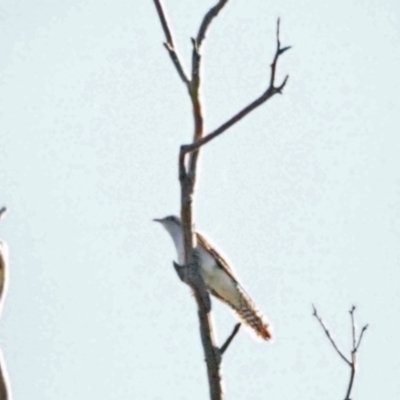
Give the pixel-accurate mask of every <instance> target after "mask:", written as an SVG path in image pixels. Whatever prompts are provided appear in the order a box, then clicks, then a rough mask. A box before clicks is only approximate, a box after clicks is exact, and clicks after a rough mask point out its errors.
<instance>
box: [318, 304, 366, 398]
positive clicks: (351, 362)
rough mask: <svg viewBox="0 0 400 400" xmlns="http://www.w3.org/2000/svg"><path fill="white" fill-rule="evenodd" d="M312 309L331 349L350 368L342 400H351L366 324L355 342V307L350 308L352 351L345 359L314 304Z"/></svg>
mask: <svg viewBox="0 0 400 400" xmlns="http://www.w3.org/2000/svg"><path fill="white" fill-rule="evenodd" d="M312 307H313V314H312V315H313V316H314V317H315V318H316V319H317V320H318V322H319V323H320V325H321V327H322V329H323V330H324V332H325V334H326V336H327V337H328V339H329V341H330V342H331V344H332V346H333V348H334V349H335V350H336V352H337V353H338V354H339V356H340V357H341V358H342V360H343V361H344V362H345V363H346V364H347V365H348V366H349V367H350V378H349V383H348V385H347V390H346V395H345V398H344V400H351V398H350V394H351V391H352V389H353V386H354V379H355V375H356V368H357V352H358V349H359V347H360V344H361V340H362V338H363V335H364V332H365V331H366V330H367V328H368V324H367V325H364V326H363V328H362V329H361V332H360V335H359V337H358V340H357V330H356V324H355V318H354V311H355V310H356V307H355V306H352V307H351V309H350V311H349V313H350V318H351V336H352V349H351V352H350V358H347V357H346V356H345V355H344V354H343V352H342V351H341V350H340V349H339V347H338V345H337V344H336V342H335V341H334V340H333V338H332V335H331V333H330V332H329V330H328V328H327V327H326V325H325V324H324V322H323V321H322V318H321V317H320V316H319V315H318V312H317V309H316V308H315V306H314V304H313V305H312Z"/></svg>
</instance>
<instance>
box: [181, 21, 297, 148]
mask: <svg viewBox="0 0 400 400" xmlns="http://www.w3.org/2000/svg"><path fill="white" fill-rule="evenodd" d="M279 25H280V22H279V19H278V22H277V48H276V52H275V55H274V59H273V62H272V64H271V77H270V82H269V87H268V88H267V90H266V91H265V92H264V93H263V94H262V95H261V96H259V97H258V98H257V99H256V100H254V101H253V102H251V103H250V104H249V105H248V106H246V107H244V108H243V109H242V110H240V111H239V112H238V113H236V114H235V115H234V116H233V117H231V118H230V119H229V120H228V121H226V122H224V123H223V124H222V125H221V126H220V127H218V128H217V129H216V130H214V131H213V132H211V133H209V134H207V135H206V136H204V137H202V138H201V139H197V140H196V141H195V142H194V143H192V144H189V145H184V146H182V147H181V152H183V153H185V154H187V153H191V152H195V151H196V150H198V149H199V148H200V147H202V146H204V145H205V144H206V143H208V142H210V141H211V140H213V139H215V138H216V137H217V136H219V135H221V134H222V133H224V132H225V131H226V130H227V129H229V128H230V127H231V126H232V125H234V124H236V123H237V122H239V121H240V120H241V119H242V118H244V117H245V116H246V115H248V114H249V113H250V112H252V111H253V110H254V109H256V108H257V107H259V106H260V105H261V104H263V103H265V102H266V101H268V100H269V99H270V98H271V97H273V96H274V95H276V94H278V93H279V94H281V93H282V90H283V88H284V87H285V85H286V83H287V81H288V79H289V75H286V77H285V78H284V80H283V81H282V83H281V84H280V85H279V86H275V76H276V67H277V63H278V59H279V56H280V55H282V54H283V53H284V52H285V51H287V50H289V49H290V48H291V47H290V46H286V47H284V48H281V44H280V40H279Z"/></svg>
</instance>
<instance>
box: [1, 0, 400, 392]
mask: <svg viewBox="0 0 400 400" xmlns="http://www.w3.org/2000/svg"><path fill="white" fill-rule="evenodd" d="M165 4H166V7H167V9H168V14H169V16H170V20H171V23H172V24H173V28H174V32H175V36H176V41H177V44H178V45H179V47H180V50H181V54H182V56H183V57H185V61H186V65H188V63H187V61H188V60H189V51H190V40H189V38H190V36H193V35H194V34H195V32H196V30H197V28H198V25H199V22H200V20H201V17H202V16H203V15H204V12H205V11H206V10H207V9H208V8H209V7H210V6H211V5H213V4H214V1H208V0H207V1H206V0H196V1H189V0H187V1H185V2H183V1H181V2H178V1H172V0H169V1H167V0H165ZM278 16H280V17H281V18H282V25H281V31H282V41H283V44H284V45H293V49H292V50H291V51H290V52H288V53H287V54H285V55H284V57H283V59H282V62H281V63H280V64H279V76H280V77H281V78H282V77H283V76H284V75H285V74H286V73H289V74H290V79H289V82H288V85H287V88H286V89H285V92H284V95H283V96H278V97H276V98H274V99H273V100H272V101H271V102H269V103H267V104H266V105H264V106H263V107H262V108H260V109H258V110H257V111H256V112H254V113H253V114H252V115H251V116H250V117H248V118H247V119H246V120H245V121H243V122H241V123H240V124H238V125H236V126H235V127H234V128H233V129H232V130H231V131H229V132H228V133H226V135H225V136H223V137H221V138H219V139H218V140H216V141H215V142H213V143H211V144H210V145H209V146H207V147H206V148H205V151H204V153H203V158H202V162H201V175H200V184H199V188H198V189H199V190H198V196H197V201H196V221H197V226H198V227H199V228H200V229H202V230H203V231H205V232H207V234H208V236H210V237H211V238H213V240H214V241H215V242H216V243H217V244H218V245H219V247H221V248H223V249H224V252H225V253H226V254H227V255H228V256H229V258H230V260H231V261H232V262H233V263H234V265H235V269H236V271H237V273H238V275H239V276H240V278H241V280H242V281H243V283H244V286H245V287H246V289H247V290H248V292H249V293H250V294H251V295H252V297H253V298H254V299H255V300H256V302H257V303H258V305H259V307H260V308H261V309H262V310H263V312H264V313H265V314H266V315H268V318H269V319H270V321H271V323H272V325H273V329H274V333H275V337H276V339H275V342H274V343H273V344H271V345H269V344H265V343H261V342H257V341H254V340H253V339H252V337H251V336H249V335H248V334H247V333H246V332H245V331H244V330H243V331H242V332H240V334H239V335H238V337H237V338H236V339H235V342H234V343H233V345H232V346H231V347H230V348H229V351H228V353H227V354H226V357H225V362H224V365H223V375H224V378H225V385H226V391H227V399H254V400H261V399H263V400H264V399H281V400H286V399H287V400H289V399H290V400H292V399H297V400H308V399H310V398H321V399H324V400H336V399H342V398H343V396H344V392H345V388H346V385H347V381H348V371H347V368H346V366H345V365H344V364H343V362H342V361H341V360H340V359H339V358H338V357H337V355H336V354H335V353H334V351H333V350H332V348H331V347H330V345H329V343H328V342H327V340H326V338H325V337H324V335H323V332H322V331H321V329H320V328H319V326H318V325H317V323H316V321H315V320H314V319H313V318H312V316H311V311H312V310H311V303H312V302H314V303H315V304H316V305H317V306H318V308H319V311H320V313H321V314H322V316H323V317H324V318H325V320H326V322H327V323H328V325H329V326H330V327H331V328H332V331H333V332H334V334H335V337H337V338H338V342H339V343H340V345H341V346H342V347H343V348H349V345H350V331H349V327H350V325H349V316H348V310H349V308H350V306H351V304H353V303H355V304H356V305H358V306H359V308H358V310H357V314H356V315H357V320H358V321H359V323H360V325H362V324H364V323H366V322H369V323H370V329H369V330H368V332H367V334H366V337H365V341H364V343H363V345H362V348H361V354H360V368H359V376H358V379H357V383H356V388H355V392H354V396H353V397H354V399H355V400H356V399H363V400H370V399H371V400H372V399H374V400H375V399H377V398H380V399H383V398H384V399H388V400H392V399H393V400H394V399H398V398H400V383H399V382H400V381H399V379H398V377H399V376H400V348H399V346H398V338H399V337H400V322H399V312H400V290H399V282H400V272H399V262H400V246H399V245H400V243H399V242H400V161H399V158H400V157H399V154H400V139H399V128H400V123H399V122H400V107H399V100H398V98H399V95H398V93H399V89H400V78H399V73H398V71H400V46H399V44H400V5H399V3H398V1H395V0H393V1H391V0H380V1H378V0H370V1H368V2H365V1H358V0H349V1H342V0H340V1H337V0H335V1H333V0H327V1H323V2H321V1H317V0H307V1H303V2H298V1H294V0H281V1H279V2H278V1H275V2H274V1H268V2H266V1H264V0H248V1H246V2H244V1H239V0H236V1H233V0H232V1H231V2H230V4H228V6H227V7H226V9H225V10H224V12H223V13H222V14H221V15H220V16H219V17H218V19H217V20H216V21H215V23H214V25H213V27H212V29H211V31H210V32H209V35H208V38H207V42H206V45H205V48H204V67H205V69H204V90H203V93H204V102H205V108H206V117H207V120H206V126H207V129H208V130H211V129H213V128H215V127H217V126H218V125H219V124H220V123H222V122H224V121H225V120H226V119H227V118H228V117H230V116H231V115H232V114H233V113H235V112H236V111H238V110H239V109H240V108H241V107H242V106H243V105H245V104H247V103H248V102H250V101H251V100H253V99H254V98H255V97H256V96H258V95H259V94H260V93H261V92H262V91H263V90H264V89H265V88H266V85H267V83H268V79H269V64H270V62H271V59H272V56H273V52H274V48H275V36H274V32H275V22H276V18H277V17H278ZM0 28H1V29H0V54H1V56H0V68H1V76H0V93H1V96H0V99H1V100H0V101H1V103H0V129H1V130H0V143H1V158H0V205H3V204H6V205H7V206H8V207H9V210H10V212H9V214H8V215H7V218H6V219H5V220H4V221H2V223H1V226H0V235H1V237H2V238H3V239H4V240H6V241H7V242H8V243H9V247H10V252H11V260H10V263H11V265H10V275H11V284H10V290H9V296H8V299H7V302H6V305H5V309H4V313H3V318H2V321H1V333H0V341H1V347H2V349H3V352H4V354H5V357H6V360H7V365H8V370H9V374H10V376H11V382H12V387H13V392H14V398H15V399H16V400H24V399H30V400H65V399H71V398H73V399H76V400H86V399H107V400H113V399H118V400H120V399H188V398H190V399H194V400H197V399H198V400H200V399H205V398H207V391H208V388H207V384H206V374H205V367H204V363H203V355H202V349H201V346H200V340H199V335H198V326H197V318H196V312H195V305H194V300H193V299H192V296H191V294H190V293H189V290H188V288H187V287H185V286H184V285H182V284H181V283H180V282H179V281H178V279H177V278H176V276H175V273H174V271H173V270H172V267H171V261H172V260H173V258H174V257H175V250H174V248H173V245H172V242H171V240H170V239H169V238H168V236H167V234H166V233H165V232H164V231H163V230H162V229H161V228H160V227H159V226H157V225H155V224H153V223H152V222H151V219H152V218H154V217H163V216H165V215H167V214H171V213H178V211H179V190H178V189H179V187H178V181H177V165H176V157H177V152H178V146H179V145H180V144H182V143H185V142H187V141H188V140H190V138H191V135H192V121H191V114H190V106H189V102H188V98H187V95H186V91H185V89H184V87H183V85H182V84H181V82H180V81H179V79H178V77H177V75H176V72H175V70H174V69H173V67H172V65H171V63H170V60H169V58H168V56H167V54H166V52H165V49H164V48H163V46H162V44H161V43H162V41H163V33H162V31H161V28H160V25H159V21H158V19H157V15H156V12H155V10H154V6H153V2H152V1H142V2H133V1H126V0H125V1H122V0H114V1H93V0H88V1H81V0H79V1H78V0H70V1H68V2H65V1H60V0H53V1H50V0H41V1H39V0H38V1H32V0H1V1H0ZM213 304H214V309H215V315H214V318H215V320H216V325H217V329H218V336H219V338H220V340H223V339H224V338H225V337H226V335H227V334H228V332H230V330H231V328H232V327H233V324H234V323H235V317H234V316H233V315H232V314H231V312H230V311H229V310H228V309H227V308H226V307H225V306H224V305H221V304H219V303H217V302H214V303H213Z"/></svg>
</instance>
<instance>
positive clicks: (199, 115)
mask: <svg viewBox="0 0 400 400" xmlns="http://www.w3.org/2000/svg"><path fill="white" fill-rule="evenodd" d="M227 2H228V0H220V1H218V3H217V4H216V5H215V6H214V7H212V8H210V10H209V11H208V12H207V13H206V14H205V16H204V18H203V21H202V23H201V24H200V28H199V32H198V33H197V37H196V39H193V38H192V46H193V51H192V79H191V87H190V96H191V100H192V107H193V118H194V135H193V142H196V141H198V140H200V139H201V138H202V137H203V134H204V121H203V109H202V104H201V95H200V84H201V47H202V44H203V41H204V39H205V37H206V34H207V31H208V29H209V28H210V25H211V22H212V21H213V19H214V18H215V17H216V16H217V15H218V14H219V12H220V11H221V10H222V8H223V7H224V6H225V4H226V3H227ZM198 149H199V148H198ZM198 149H196V150H195V151H193V152H192V154H191V155H190V159H189V174H190V175H191V176H192V178H193V179H194V181H195V180H196V172H197V168H196V166H197V162H198V159H199V156H200V152H199V151H198Z"/></svg>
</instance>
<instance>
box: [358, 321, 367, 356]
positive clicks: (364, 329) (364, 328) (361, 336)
mask: <svg viewBox="0 0 400 400" xmlns="http://www.w3.org/2000/svg"><path fill="white" fill-rule="evenodd" d="M367 328H368V324H367V325H364V326H363V328H362V329H361V332H360V337H359V338H358V343H357V345H356V351H358V348H359V347H360V344H361V340H362V338H363V335H364V332H365V331H366V330H367Z"/></svg>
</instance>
